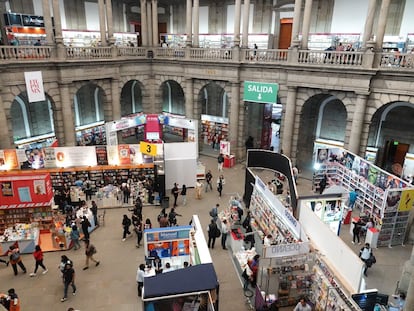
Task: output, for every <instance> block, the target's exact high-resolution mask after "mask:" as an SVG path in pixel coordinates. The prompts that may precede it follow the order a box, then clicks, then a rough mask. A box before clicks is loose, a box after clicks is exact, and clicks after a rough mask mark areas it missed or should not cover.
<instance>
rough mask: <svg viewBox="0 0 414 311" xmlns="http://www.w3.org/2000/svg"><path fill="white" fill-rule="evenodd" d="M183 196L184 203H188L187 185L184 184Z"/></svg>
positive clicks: (182, 188)
mask: <svg viewBox="0 0 414 311" xmlns="http://www.w3.org/2000/svg"><path fill="white" fill-rule="evenodd" d="M181 197H182V198H183V205H184V206H185V205H186V204H187V186H186V185H183V186H182V187H181Z"/></svg>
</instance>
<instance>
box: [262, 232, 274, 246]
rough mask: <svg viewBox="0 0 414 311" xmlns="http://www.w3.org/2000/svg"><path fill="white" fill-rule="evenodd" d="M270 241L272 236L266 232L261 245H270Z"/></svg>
mask: <svg viewBox="0 0 414 311" xmlns="http://www.w3.org/2000/svg"><path fill="white" fill-rule="evenodd" d="M272 242H273V236H272V235H271V234H268V235H266V236H265V238H264V239H263V246H265V247H269V246H270V245H272Z"/></svg>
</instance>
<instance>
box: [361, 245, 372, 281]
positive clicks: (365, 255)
mask: <svg viewBox="0 0 414 311" xmlns="http://www.w3.org/2000/svg"><path fill="white" fill-rule="evenodd" d="M371 255H372V249H371V247H370V245H369V243H365V246H364V247H363V248H361V250H360V251H359V258H361V260H362V261H363V262H364V263H365V268H364V275H365V276H367V270H368V268H369V267H371V265H372V263H371V262H370V258H371Z"/></svg>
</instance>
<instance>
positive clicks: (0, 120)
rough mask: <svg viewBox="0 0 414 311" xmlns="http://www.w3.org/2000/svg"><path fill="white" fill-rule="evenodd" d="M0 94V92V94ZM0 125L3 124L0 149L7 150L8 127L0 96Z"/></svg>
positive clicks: (8, 139) (0, 132) (8, 146)
mask: <svg viewBox="0 0 414 311" xmlns="http://www.w3.org/2000/svg"><path fill="white" fill-rule="evenodd" d="M0 93H1V92H0ZM0 124H3V126H2V128H3V130H2V131H0V149H8V148H10V146H11V143H10V136H9V127H8V122H7V117H6V111H5V109H4V104H3V99H2V96H0Z"/></svg>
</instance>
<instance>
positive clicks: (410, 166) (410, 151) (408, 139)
mask: <svg viewBox="0 0 414 311" xmlns="http://www.w3.org/2000/svg"><path fill="white" fill-rule="evenodd" d="M413 118H414V108H413V105H412V104H411V103H408V102H393V103H388V104H386V105H384V106H383V107H381V108H380V109H378V110H377V111H376V112H375V113H374V115H373V116H372V122H371V124H370V128H369V134H368V146H367V150H368V152H370V151H371V152H373V153H374V154H375V164H376V165H378V166H379V167H381V168H383V169H385V170H386V171H388V172H390V173H393V174H396V175H398V176H400V175H402V174H401V170H402V168H404V174H403V175H405V176H409V175H411V176H412V175H413V174H414V137H412V136H410V135H407V133H411V132H412V122H411V120H413Z"/></svg>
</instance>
